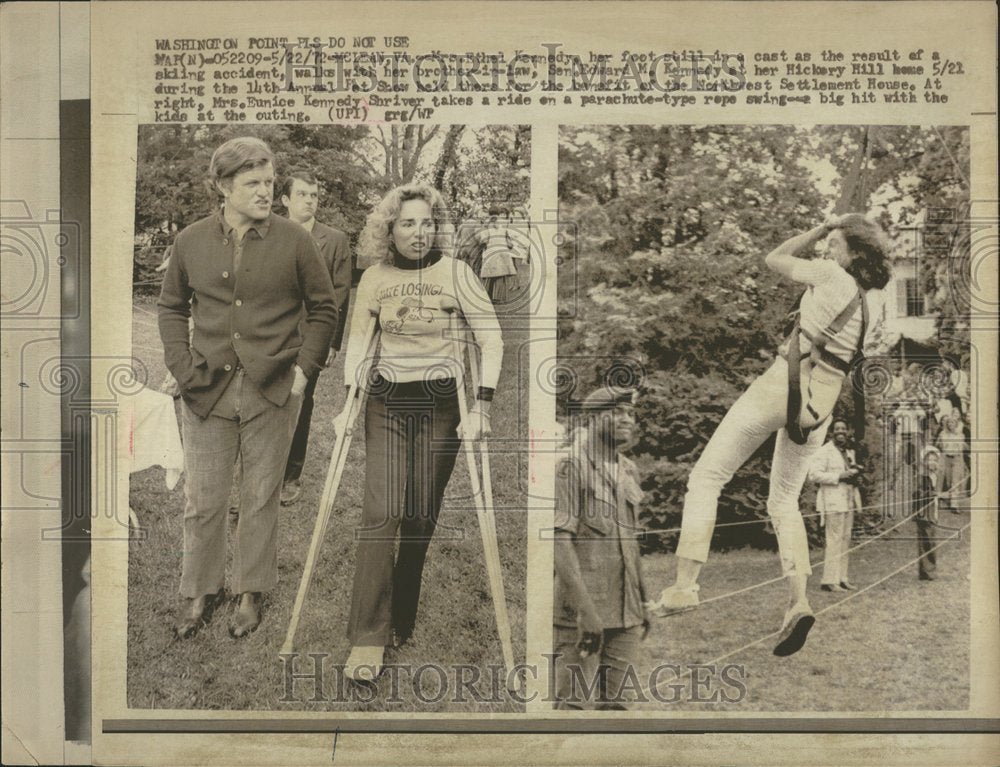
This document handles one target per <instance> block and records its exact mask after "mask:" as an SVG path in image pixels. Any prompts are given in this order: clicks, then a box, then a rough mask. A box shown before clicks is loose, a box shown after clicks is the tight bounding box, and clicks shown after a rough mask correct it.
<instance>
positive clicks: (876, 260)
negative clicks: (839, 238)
mask: <svg viewBox="0 0 1000 767" xmlns="http://www.w3.org/2000/svg"><path fill="white" fill-rule="evenodd" d="M836 228H837V229H839V230H840V231H841V232H842V233H843V235H844V240H845V241H846V243H847V248H848V250H849V251H850V252H851V253H852V254H853V255H854V260H853V261H852V262H851V265H850V266H848V267H847V273H848V274H849V275H851V276H852V277H853V278H854V279H855V280H856V281H857V283H858V285H859V286H860V287H861V288H862V289H864V290H871V289H872V288H879V289H881V288H884V287H885V286H886V285H888V284H889V264H888V261H887V256H888V253H889V245H888V242H887V241H886V236H885V232H884V231H882V227H881V226H879V225H878V224H876V223H875V222H873V221H870V220H869V219H867V218H865V217H864V216H863V215H862V214H860V213H849V214H847V215H846V216H843V217H841V219H840V221H839V222H838V223H837V227H836Z"/></svg>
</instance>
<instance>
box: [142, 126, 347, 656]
mask: <svg viewBox="0 0 1000 767" xmlns="http://www.w3.org/2000/svg"><path fill="white" fill-rule="evenodd" d="M209 173H210V175H211V178H212V180H213V182H214V184H215V186H216V188H217V189H218V191H219V192H220V194H221V195H222V197H223V198H224V202H223V205H222V207H221V209H220V210H218V211H217V212H216V213H214V214H212V215H211V216H208V217H207V218H203V219H202V220H201V221H197V222H196V223H194V224H192V225H191V226H189V227H187V228H186V229H184V230H183V231H182V232H181V233H180V234H178V235H177V238H176V239H175V240H174V247H173V255H172V258H171V259H170V265H169V266H168V267H167V272H166V276H165V277H164V280H163V289H162V291H161V293H160V300H159V324H160V337H161V339H162V341H163V349H164V357H165V361H166V364H167V368H168V369H169V370H170V373H171V374H172V375H173V376H174V378H175V379H176V380H177V384H178V386H179V387H180V390H181V397H182V399H183V402H182V404H181V429H182V434H183V439H184V473H185V482H184V493H185V497H186V504H185V507H184V551H183V564H182V574H181V585H180V592H181V595H182V596H183V597H186V598H187V603H186V604H185V606H184V609H183V612H182V614H181V616H180V618H179V620H178V622H177V624H176V626H175V631H176V633H177V635H178V636H179V637H182V638H186V637H189V636H193V635H194V634H195V633H196V632H197V631H198V629H199V628H200V627H201V626H202V625H203V624H204V623H205V622H206V621H207V620H208V619H209V618H210V617H211V612H212V610H213V608H214V607H215V606H216V605H217V603H218V601H219V599H220V598H221V596H222V594H223V584H224V577H225V563H226V518H227V514H226V511H227V507H228V498H229V486H230V482H229V481H227V480H226V478H227V477H231V476H232V472H233V466H234V464H235V463H236V459H237V457H238V456H239V458H240V459H241V463H242V466H243V469H244V471H243V472H242V478H241V482H240V515H239V523H238V525H237V528H236V541H235V550H234V557H233V582H232V590H233V592H234V593H236V594H239V595H240V597H239V608H238V609H237V611H236V614H235V618H234V622H233V623H232V625H231V626H230V633H231V634H232V635H233V636H234V637H242V636H246V635H248V634H249V633H250V632H252V631H253V630H254V629H256V628H257V626H258V624H259V623H260V604H261V597H262V594H263V593H264V592H267V591H269V590H271V589H272V588H273V587H274V585H275V584H276V582H277V576H278V562H277V520H278V501H279V496H280V494H281V484H282V477H283V474H284V469H285V462H286V460H287V458H288V447H289V444H290V443H291V439H292V433H293V431H294V429H295V423H296V419H297V418H298V411H299V405H300V403H301V400H302V395H303V393H304V392H305V389H306V385H307V384H308V383H309V380H310V379H312V378H315V377H316V375H317V374H318V373H319V371H320V368H321V367H322V366H323V363H324V362H325V361H326V356H327V351H328V349H329V348H330V341H331V339H332V338H333V335H334V333H335V332H336V330H337V307H336V305H335V303H334V299H333V285H332V284H331V282H330V275H329V273H328V272H327V270H326V268H325V267H324V265H323V261H322V259H321V258H320V255H319V251H318V250H317V249H316V245H315V243H314V242H313V239H312V237H311V236H310V235H309V233H308V232H306V231H305V230H304V229H303V228H302V227H301V226H299V225H298V224H293V223H292V222H291V221H288V220H287V219H285V218H282V217H281V216H276V215H274V214H272V213H271V200H272V197H273V194H274V158H273V155H272V153H271V150H270V148H268V146H267V144H265V143H264V142H263V141H260V140H259V139H256V138H249V137H241V138H235V139H232V140H230V141H227V142H226V143H225V144H223V145H222V146H220V147H219V148H218V149H216V151H215V153H214V154H213V155H212V160H211V163H210V166H209ZM303 307H305V319H304V321H303V322H302V323H301V330H300V320H301V318H302V313H303ZM189 318H192V319H193V321H194V331H193V334H191V335H190V336H189V334H188V319H189Z"/></svg>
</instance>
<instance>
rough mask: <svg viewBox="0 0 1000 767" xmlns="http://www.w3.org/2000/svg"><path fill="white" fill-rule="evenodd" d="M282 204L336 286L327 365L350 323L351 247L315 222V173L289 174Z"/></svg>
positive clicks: (306, 401) (300, 436)
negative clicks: (307, 236)
mask: <svg viewBox="0 0 1000 767" xmlns="http://www.w3.org/2000/svg"><path fill="white" fill-rule="evenodd" d="M281 204H282V205H284V206H285V209H286V210H287V211H288V218H290V219H291V220H292V221H294V222H295V223H296V224H299V225H300V226H302V227H304V228H305V229H306V231H308V232H309V233H310V234H311V235H312V238H313V240H315V242H316V247H317V248H319V252H320V255H321V256H322V257H323V263H324V264H325V265H326V269H327V271H328V272H329V273H330V280H331V282H332V283H333V301H334V304H336V306H337V313H338V316H339V317H340V318H341V322H340V324H339V325H338V327H337V332H336V333H334V335H333V339H332V341H331V343H330V351H329V354H328V356H327V358H326V365H327V366H328V365H330V364H331V363H332V362H333V358H334V357H335V356H336V354H337V352H338V351H339V350H340V343H341V341H342V340H343V337H344V326H345V324H346V322H347V304H348V301H349V300H350V296H351V244H350V241H349V240H348V238H347V235H346V234H344V232H342V231H340V230H339V229H334V228H333V227H332V226H327V225H326V224H323V223H321V222H319V221H317V220H316V210H317V209H318V207H319V182H318V181H317V180H316V177H315V176H313V174H312V173H310V172H308V171H304V170H296V171H292V172H291V173H290V174H288V178H287V179H285V183H284V185H283V186H282V189H281ZM318 380H319V376H318V375H317V376H314V377H313V378H311V379H310V380H309V383H308V384H306V389H305V392H304V393H303V395H302V409H301V410H300V411H299V420H298V423H297V424H296V427H295V436H293V437H292V447H291V450H290V451H289V453H288V464H287V465H286V466H285V480H284V483H283V485H282V488H281V505H282V506H288V505H291V504H293V503H295V502H296V501H298V500H299V498H300V497H301V496H302V481H301V478H302V467H303V465H304V464H305V460H306V448H307V446H308V444H309V425H310V423H311V422H312V412H313V395H314V394H315V392H316V382H317V381H318Z"/></svg>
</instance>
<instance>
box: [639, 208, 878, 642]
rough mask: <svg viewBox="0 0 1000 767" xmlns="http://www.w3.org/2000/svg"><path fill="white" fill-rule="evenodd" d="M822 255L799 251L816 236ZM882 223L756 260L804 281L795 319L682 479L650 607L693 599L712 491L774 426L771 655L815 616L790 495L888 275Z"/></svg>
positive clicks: (832, 231) (802, 535)
mask: <svg viewBox="0 0 1000 767" xmlns="http://www.w3.org/2000/svg"><path fill="white" fill-rule="evenodd" d="M824 238H825V240H826V242H825V248H824V254H823V258H819V259H812V260H810V259H809V258H808V257H807V256H806V254H807V253H808V251H810V250H812V249H813V247H814V246H815V245H816V244H817V243H818V242H819V241H820V240H822V239H824ZM885 259H886V245H885V244H884V234H883V232H882V230H881V228H880V227H879V226H878V225H877V224H875V223H873V222H871V221H869V220H868V219H866V218H865V217H864V216H863V215H861V214H856V213H852V214H848V215H844V216H840V217H833V218H831V219H830V220H828V221H827V222H826V223H824V224H823V225H821V226H817V227H815V228H813V229H810V230H809V231H807V232H804V233H802V234H799V235H796V236H795V237H792V238H791V239H789V240H787V241H785V242H784V243H782V244H781V245H779V246H778V247H777V248H775V249H774V250H773V251H771V253H769V254H768V255H767V257H766V259H765V263H766V264H767V266H768V267H770V268H771V269H773V270H774V271H776V272H777V273H778V274H780V275H781V276H783V277H786V278H788V279H790V280H793V281H795V282H798V283H802V284H804V285H805V286H806V289H805V292H804V293H803V295H802V298H801V299H800V304H799V310H798V311H799V314H798V319H797V321H796V323H795V325H794V328H793V330H792V332H791V334H790V335H789V337H788V338H787V339H786V341H785V342H784V343H783V344H782V346H781V347H780V349H779V356H778V357H777V358H776V359H775V361H774V363H773V364H772V365H771V367H770V368H769V369H768V370H767V371H766V372H765V373H764V374H762V375H761V376H760V377H759V378H757V380H755V381H754V382H753V383H752V384H751V385H750V388H749V389H747V391H746V392H744V394H743V395H742V396H741V397H740V398H739V399H738V400H737V401H736V403H735V404H734V405H733V406H732V407H731V408H730V409H729V412H728V413H727V414H726V416H725V418H723V420H722V422H721V423H720V424H719V426H718V428H717V429H716V431H715V433H714V434H713V435H712V438H711V439H710V440H709V443H708V445H706V446H705V449H704V451H703V452H702V454H701V457H700V458H699V459H698V462H697V463H696V464H695V467H694V469H693V470H692V472H691V476H690V477H689V478H688V490H687V495H686V496H685V498H684V512H683V517H682V520H681V536H680V542H679V543H678V546H677V580H676V582H675V583H674V584H673V585H672V586H670V587H668V588H666V589H664V591H663V593H662V594H661V595H660V601H659V602H658V603H657V610H656V612H657V614H660V615H669V614H671V613H673V612H678V611H681V610H686V609H692V608H694V607H697V605H698V582H697V581H698V575H699V573H700V571H701V567H702V565H703V564H704V562H705V560H706V559H707V557H708V550H709V544H710V542H711V540H712V532H713V529H714V527H715V517H716V512H717V505H718V499H719V494H720V492H721V491H722V488H723V486H724V485H725V484H726V483H727V482H729V480H730V479H731V478H732V476H733V475H734V474H735V473H736V471H737V470H738V469H739V468H740V466H742V465H743V463H744V462H745V461H746V460H747V459H748V458H749V457H750V456H751V455H752V454H753V452H754V451H755V450H756V449H757V448H758V447H759V446H760V445H761V443H763V442H764V440H766V439H767V438H768V437H769V436H770V435H771V434H772V433H774V432H777V437H776V442H775V446H774V458H773V461H772V464H771V482H770V490H769V493H768V499H767V512H768V516H769V517H770V519H771V523H772V525H773V526H774V531H775V534H776V536H777V538H778V551H779V554H780V557H781V569H782V573H783V574H784V575H785V577H786V578H787V581H788V589H789V607H788V610H787V611H786V613H785V617H784V621H783V622H782V628H781V636H780V639H779V641H778V644H777V646H776V647H775V648H774V653H775V655H791V654H792V653H794V652H797V651H798V650H799V649H800V648H801V647H802V645H803V644H804V643H805V640H806V635H807V634H808V632H809V629H810V628H811V627H812V625H813V623H814V622H815V618H814V617H813V614H812V609H811V608H810V607H809V601H808V599H807V597H806V581H807V579H808V577H809V574H810V573H811V572H812V568H811V567H810V564H809V543H808V540H807V538H806V530H805V524H804V522H803V520H802V513H801V511H800V510H799V505H798V504H799V494H800V492H801V490H802V485H803V483H804V482H805V478H806V475H807V473H808V469H809V463H810V460H811V458H812V456H813V454H814V453H815V452H816V450H817V449H818V448H819V447H820V446H821V445H822V444H823V439H824V436H825V434H826V430H827V427H828V426H829V423H830V415H831V413H832V411H833V407H834V405H835V404H836V402H837V399H838V397H839V396H840V390H841V386H842V385H843V382H844V379H845V377H846V376H847V374H848V372H849V370H850V366H851V363H852V362H853V361H854V360H855V358H856V355H858V354H859V353H860V351H861V348H862V345H863V344H864V341H865V337H866V334H867V331H868V330H870V329H871V325H872V322H871V321H870V318H869V316H868V301H869V298H868V297H867V295H866V294H867V292H868V291H871V290H875V289H881V288H884V287H885V285H886V283H887V282H888V281H889V270H888V267H887V265H886V262H885Z"/></svg>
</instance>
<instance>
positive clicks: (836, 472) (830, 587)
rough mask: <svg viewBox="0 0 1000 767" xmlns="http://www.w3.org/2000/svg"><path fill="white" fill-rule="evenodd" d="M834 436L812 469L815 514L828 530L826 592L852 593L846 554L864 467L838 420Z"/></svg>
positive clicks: (832, 430) (857, 505) (859, 497)
mask: <svg viewBox="0 0 1000 767" xmlns="http://www.w3.org/2000/svg"><path fill="white" fill-rule="evenodd" d="M830 431H831V434H832V435H833V436H832V437H831V438H830V439H829V440H827V442H826V443H825V444H824V445H823V447H821V448H820V449H819V451H818V452H817V453H816V455H815V456H814V458H813V463H812V465H811V466H810V467H809V479H810V480H811V481H812V482H816V483H818V485H819V487H818V488H817V490H816V513H817V514H819V523H820V525H822V526H823V527H825V528H826V550H825V552H824V554H823V582H822V586H821V587H820V588H821V589H822V590H823V591H853V590H854V586H853V585H852V584H851V582H850V580H848V577H847V556H848V555H847V552H848V550H849V549H850V548H851V529H852V528H853V526H854V512H855V510H857V509H860V508H861V492H860V491H859V490H858V487H857V481H858V478H859V477H860V475H861V468H860V467H859V466H858V464H857V460H856V457H855V453H854V450H852V449H851V448H850V447H848V444H849V437H850V433H849V432H848V429H847V423H846V422H845V421H841V420H837V421H834V422H833V425H832V426H831V428H830Z"/></svg>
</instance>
